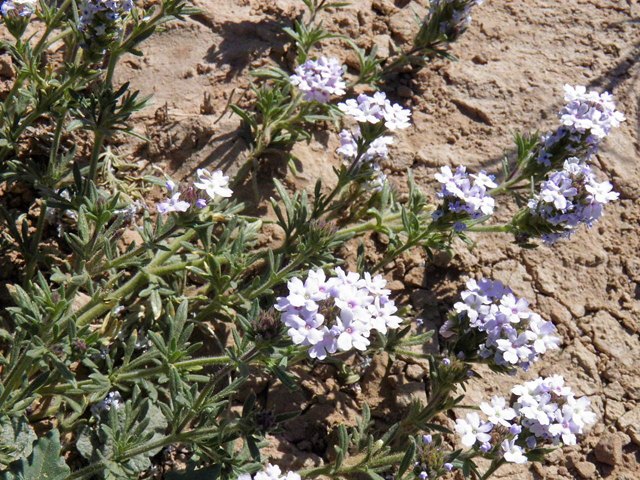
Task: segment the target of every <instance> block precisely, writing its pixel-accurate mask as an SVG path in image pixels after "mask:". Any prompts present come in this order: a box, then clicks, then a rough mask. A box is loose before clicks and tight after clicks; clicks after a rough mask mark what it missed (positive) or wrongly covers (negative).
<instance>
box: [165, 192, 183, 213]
mask: <svg viewBox="0 0 640 480" xmlns="http://www.w3.org/2000/svg"><path fill="white" fill-rule="evenodd" d="M189 207H191V204H190V203H189V202H185V201H184V200H180V193H179V192H178V193H175V194H174V195H173V197H170V198H168V199H167V200H165V201H164V202H162V203H159V204H158V206H157V209H158V211H159V212H160V213H169V212H186V211H187V210H189Z"/></svg>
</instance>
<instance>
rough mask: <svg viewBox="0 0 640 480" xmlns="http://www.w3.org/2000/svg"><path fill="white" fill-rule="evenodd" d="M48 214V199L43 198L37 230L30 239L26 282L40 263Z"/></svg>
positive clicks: (25, 275)
mask: <svg viewBox="0 0 640 480" xmlns="http://www.w3.org/2000/svg"><path fill="white" fill-rule="evenodd" d="M46 215H47V201H46V200H45V199H44V198H43V199H42V200H41V203H40V215H39V216H38V223H37V224H36V231H35V232H34V234H33V236H32V237H31V238H30V239H29V240H30V241H29V260H28V262H27V268H26V270H25V274H24V284H26V283H27V282H29V280H31V278H32V277H33V274H34V273H35V270H36V266H37V265H38V250H39V249H40V240H41V239H42V231H43V230H44V220H45V217H46Z"/></svg>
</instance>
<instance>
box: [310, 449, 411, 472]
mask: <svg viewBox="0 0 640 480" xmlns="http://www.w3.org/2000/svg"><path fill="white" fill-rule="evenodd" d="M404 455H405V453H404V452H402V453H395V454H392V455H385V456H382V457H377V458H372V459H371V460H369V462H367V464H366V465H363V464H362V462H363V459H362V457H364V454H363V455H359V456H357V457H355V458H353V459H352V462H355V464H354V463H352V464H348V463H346V462H345V465H343V466H342V467H340V468H339V469H338V471H336V472H332V465H324V466H322V467H316V468H310V469H308V470H302V471H300V472H298V473H299V474H300V476H301V477H317V476H318V475H326V476H329V477H339V476H340V475H348V474H350V473H364V469H365V468H367V469H370V468H372V467H373V468H376V467H383V466H386V465H389V466H392V465H397V464H399V463H400V462H401V461H402V459H403V458H404Z"/></svg>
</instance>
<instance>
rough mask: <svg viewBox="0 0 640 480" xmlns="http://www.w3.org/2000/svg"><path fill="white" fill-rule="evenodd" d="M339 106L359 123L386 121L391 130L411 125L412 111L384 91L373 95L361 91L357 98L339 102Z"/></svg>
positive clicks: (385, 124)
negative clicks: (395, 101) (388, 97)
mask: <svg viewBox="0 0 640 480" xmlns="http://www.w3.org/2000/svg"><path fill="white" fill-rule="evenodd" d="M338 108H339V109H340V110H342V111H343V112H344V114H345V115H349V116H351V117H353V118H354V119H355V121H356V122H358V123H373V124H378V123H380V122H384V126H385V127H386V128H387V129H388V130H391V131H394V130H397V129H405V128H407V127H409V125H410V123H409V118H410V117H411V111H410V110H408V109H405V108H402V107H401V106H400V105H398V104H392V103H391V102H390V101H389V100H388V99H387V96H386V95H385V94H384V93H382V92H376V93H375V94H373V96H369V95H367V94H364V93H361V94H360V95H358V97H357V99H353V98H350V99H348V100H346V101H345V102H343V103H339V104H338Z"/></svg>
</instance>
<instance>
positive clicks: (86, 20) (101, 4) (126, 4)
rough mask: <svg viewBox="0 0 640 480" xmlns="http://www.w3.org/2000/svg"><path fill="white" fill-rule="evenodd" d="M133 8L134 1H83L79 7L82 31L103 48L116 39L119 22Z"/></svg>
mask: <svg viewBox="0 0 640 480" xmlns="http://www.w3.org/2000/svg"><path fill="white" fill-rule="evenodd" d="M132 8H133V0H82V1H81V2H80V3H79V5H78V10H79V14H80V17H79V24H80V25H79V27H80V30H82V31H83V32H85V34H86V35H87V36H88V37H89V38H90V39H93V40H97V41H98V43H99V44H100V45H101V46H104V44H105V43H107V42H109V41H111V40H112V39H113V38H115V37H116V36H117V35H118V34H119V32H120V30H121V28H120V26H119V25H118V21H119V20H120V19H121V18H122V17H123V16H124V15H126V14H127V13H129V12H130V11H131V9H132Z"/></svg>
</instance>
